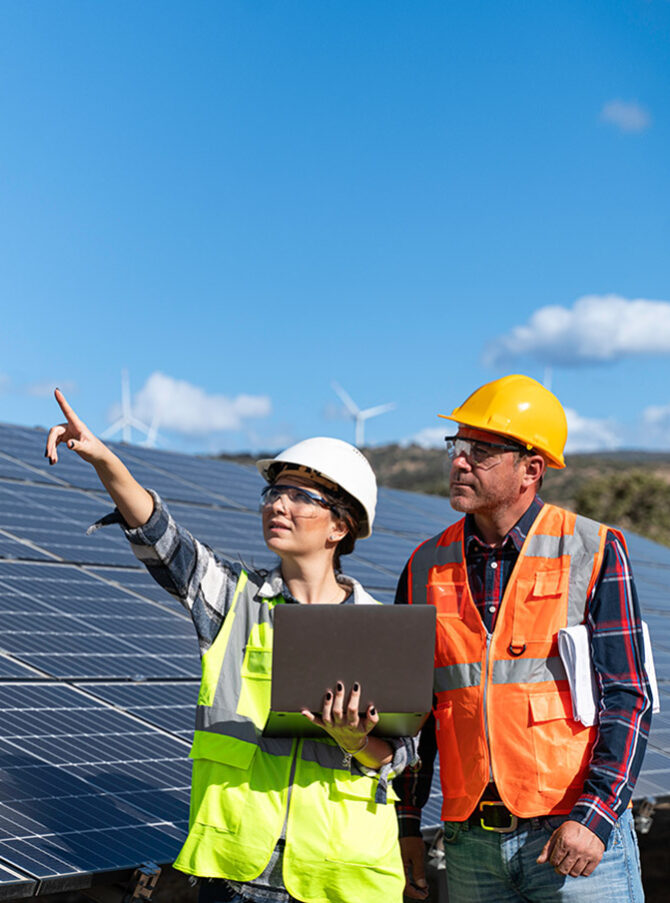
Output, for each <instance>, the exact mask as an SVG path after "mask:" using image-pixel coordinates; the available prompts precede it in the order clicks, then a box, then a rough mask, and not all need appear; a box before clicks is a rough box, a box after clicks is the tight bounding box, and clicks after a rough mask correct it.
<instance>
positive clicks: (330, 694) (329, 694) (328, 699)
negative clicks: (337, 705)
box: [326, 690, 333, 702]
mask: <svg viewBox="0 0 670 903" xmlns="http://www.w3.org/2000/svg"><path fill="white" fill-rule="evenodd" d="M332 698H333V694H332V693H331V692H330V690H328V692H327V693H326V701H327V702H330V700H331V699H332Z"/></svg>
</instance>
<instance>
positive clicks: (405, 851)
mask: <svg viewBox="0 0 670 903" xmlns="http://www.w3.org/2000/svg"><path fill="white" fill-rule="evenodd" d="M400 853H401V854H402V864H403V865H404V867H405V890H404V894H405V896H406V897H409V899H410V900H425V899H426V897H427V896H428V882H427V881H426V864H425V863H426V847H425V844H424V842H423V837H401V838H400Z"/></svg>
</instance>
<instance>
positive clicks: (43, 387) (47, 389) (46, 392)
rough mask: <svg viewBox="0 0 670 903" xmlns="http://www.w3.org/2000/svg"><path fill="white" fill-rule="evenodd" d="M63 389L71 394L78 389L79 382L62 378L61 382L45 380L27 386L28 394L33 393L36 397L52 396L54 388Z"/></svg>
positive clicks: (67, 393)
mask: <svg viewBox="0 0 670 903" xmlns="http://www.w3.org/2000/svg"><path fill="white" fill-rule="evenodd" d="M56 388H58V389H61V390H62V391H63V392H64V393H65V394H66V395H70V394H72V393H73V392H76V390H77V384H76V383H75V382H72V381H71V380H61V381H60V382H55V381H54V382H43V383H32V384H31V385H29V386H26V388H25V392H26V394H27V395H33V396H34V397H35V398H51V396H52V395H53V394H54V389H56Z"/></svg>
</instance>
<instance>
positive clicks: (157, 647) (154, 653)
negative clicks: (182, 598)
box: [0, 563, 200, 680]
mask: <svg viewBox="0 0 670 903" xmlns="http://www.w3.org/2000/svg"><path fill="white" fill-rule="evenodd" d="M0 612H2V621H3V631H2V635H1V637H0V644H1V648H2V650H3V651H5V652H6V653H10V654H11V655H12V657H13V658H16V659H18V660H19V661H20V662H23V663H24V664H26V665H29V666H31V667H33V668H35V669H37V670H39V671H40V672H42V673H43V674H44V675H49V676H51V677H58V678H63V679H71V680H74V679H82V678H109V677H119V678H122V677H127V676H128V675H133V676H140V675H141V676H142V677H144V678H160V677H163V678H165V677H197V676H198V674H199V673H200V664H199V660H198V653H197V643H196V640H195V637H194V631H193V628H192V626H191V624H190V623H189V621H188V620H187V619H186V618H184V617H182V616H181V614H177V613H176V612H174V613H173V612H171V611H169V610H168V609H166V608H164V607H163V606H159V605H156V604H155V603H154V602H151V601H149V600H142V599H139V598H137V597H136V596H134V595H131V594H129V593H128V592H126V591H125V590H124V589H121V588H116V587H114V586H111V585H110V584H107V583H105V582H103V581H102V580H98V579H96V578H95V577H93V576H91V575H89V574H86V573H84V572H82V571H80V570H79V569H78V568H74V567H71V566H65V565H60V566H59V565H46V566H44V565H42V566H40V565H34V566H32V567H31V565H29V564H22V565H18V566H16V565H13V564H11V563H7V564H5V565H3V564H2V563H0Z"/></svg>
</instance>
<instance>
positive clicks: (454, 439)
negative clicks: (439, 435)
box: [444, 436, 526, 470]
mask: <svg viewBox="0 0 670 903" xmlns="http://www.w3.org/2000/svg"><path fill="white" fill-rule="evenodd" d="M444 441H445V442H446V443H447V455H449V460H450V461H453V460H454V458H460V456H461V455H463V457H464V458H465V460H466V461H467V462H468V464H469V465H470V466H471V467H479V469H480V470H490V469H491V468H492V467H495V466H496V464H500V462H501V460H502V455H503V453H504V452H519V453H520V454H523V453H524V452H525V451H526V449H525V448H523V447H522V446H521V445H511V444H509V445H505V444H503V443H502V442H485V441H483V440H482V439H464V438H463V437H461V436H445V437H444Z"/></svg>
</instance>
